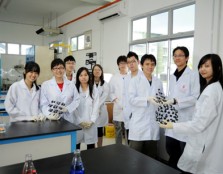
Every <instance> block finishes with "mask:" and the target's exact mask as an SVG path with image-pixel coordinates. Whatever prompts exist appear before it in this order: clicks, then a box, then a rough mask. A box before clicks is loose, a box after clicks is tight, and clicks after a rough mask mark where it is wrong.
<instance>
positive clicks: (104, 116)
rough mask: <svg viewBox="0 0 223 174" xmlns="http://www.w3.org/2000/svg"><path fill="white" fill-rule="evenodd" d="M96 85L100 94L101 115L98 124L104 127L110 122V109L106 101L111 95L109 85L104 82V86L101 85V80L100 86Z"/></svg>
mask: <svg viewBox="0 0 223 174" xmlns="http://www.w3.org/2000/svg"><path fill="white" fill-rule="evenodd" d="M94 87H95V88H97V89H98V95H99V116H98V119H97V121H96V124H97V126H98V127H104V126H105V125H106V124H108V110H107V106H106V104H105V101H106V99H107V97H108V95H109V85H108V83H107V82H104V84H103V86H101V82H99V84H98V86H96V84H94Z"/></svg>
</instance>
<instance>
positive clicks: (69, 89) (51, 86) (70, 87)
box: [40, 77, 80, 123]
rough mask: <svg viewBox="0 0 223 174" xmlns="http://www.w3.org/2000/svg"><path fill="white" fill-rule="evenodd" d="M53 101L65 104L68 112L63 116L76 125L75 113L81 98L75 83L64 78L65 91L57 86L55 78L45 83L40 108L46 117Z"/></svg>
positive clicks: (42, 88) (42, 87)
mask: <svg viewBox="0 0 223 174" xmlns="http://www.w3.org/2000/svg"><path fill="white" fill-rule="evenodd" d="M52 100H55V101H60V102H63V103H65V106H66V108H67V110H68V112H65V113H63V114H62V117H63V118H64V119H66V120H67V121H69V122H71V123H74V122H75V118H74V111H75V109H76V108H77V107H78V105H79V103H80V97H79V94H78V91H77V89H76V86H75V85H74V83H73V82H71V81H69V80H67V79H65V78H64V84H63V90H62V91H61V90H60V88H59V87H58V85H57V82H56V80H55V77H53V78H52V79H50V80H48V81H45V82H43V84H42V86H41V98H40V107H41V110H42V112H43V114H44V115H46V116H47V115H49V114H50V112H49V106H48V105H49V104H50V102H51V101H52Z"/></svg>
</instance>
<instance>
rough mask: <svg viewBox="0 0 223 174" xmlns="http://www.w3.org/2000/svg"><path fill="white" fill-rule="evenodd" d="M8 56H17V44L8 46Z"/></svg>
mask: <svg viewBox="0 0 223 174" xmlns="http://www.w3.org/2000/svg"><path fill="white" fill-rule="evenodd" d="M7 52H8V54H19V44H12V43H9V44H8V51H7Z"/></svg>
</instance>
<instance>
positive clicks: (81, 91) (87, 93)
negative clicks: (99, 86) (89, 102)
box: [79, 86, 90, 98]
mask: <svg viewBox="0 0 223 174" xmlns="http://www.w3.org/2000/svg"><path fill="white" fill-rule="evenodd" d="M79 91H80V93H83V90H82V88H81V86H80V87H79ZM89 95H90V93H89V86H88V89H87V91H86V98H87V97H88V96H89Z"/></svg>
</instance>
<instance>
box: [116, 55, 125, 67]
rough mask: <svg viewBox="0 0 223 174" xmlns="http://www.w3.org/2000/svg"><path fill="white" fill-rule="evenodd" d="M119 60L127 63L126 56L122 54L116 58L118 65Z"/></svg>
mask: <svg viewBox="0 0 223 174" xmlns="http://www.w3.org/2000/svg"><path fill="white" fill-rule="evenodd" d="M120 62H126V63H127V57H126V56H124V55H122V56H119V57H118V59H117V65H119V63H120Z"/></svg>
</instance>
